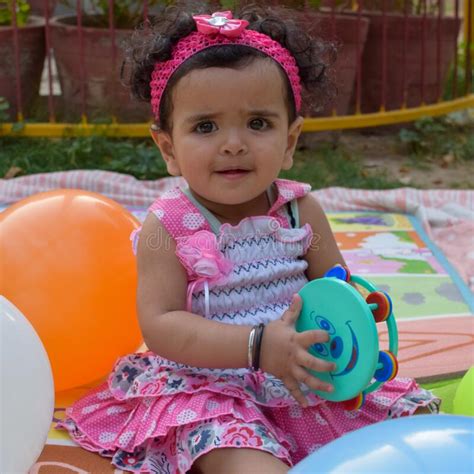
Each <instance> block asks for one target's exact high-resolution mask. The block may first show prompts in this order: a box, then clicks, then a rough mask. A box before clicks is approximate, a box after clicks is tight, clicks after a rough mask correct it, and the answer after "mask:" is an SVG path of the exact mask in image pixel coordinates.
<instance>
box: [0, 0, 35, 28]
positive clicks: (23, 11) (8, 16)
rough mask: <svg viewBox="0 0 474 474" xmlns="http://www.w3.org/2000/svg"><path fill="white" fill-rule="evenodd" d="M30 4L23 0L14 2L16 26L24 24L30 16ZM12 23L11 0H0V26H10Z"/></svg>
mask: <svg viewBox="0 0 474 474" xmlns="http://www.w3.org/2000/svg"><path fill="white" fill-rule="evenodd" d="M30 9H31V8H30V4H29V3H28V2H27V1H25V0H17V2H16V24H17V25H18V26H24V25H26V22H27V21H28V18H29V16H30ZM12 24H13V1H12V0H3V1H0V26H11V25H12Z"/></svg>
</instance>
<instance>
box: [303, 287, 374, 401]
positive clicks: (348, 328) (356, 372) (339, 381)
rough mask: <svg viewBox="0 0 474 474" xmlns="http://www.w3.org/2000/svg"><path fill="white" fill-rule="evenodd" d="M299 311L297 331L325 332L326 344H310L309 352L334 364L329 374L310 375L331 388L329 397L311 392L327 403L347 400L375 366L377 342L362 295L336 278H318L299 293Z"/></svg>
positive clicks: (358, 389)
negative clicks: (326, 336) (300, 308)
mask: <svg viewBox="0 0 474 474" xmlns="http://www.w3.org/2000/svg"><path fill="white" fill-rule="evenodd" d="M300 295H301V298H302V300H303V307H302V310H301V313H300V316H299V318H298V321H297V322H296V330H297V331H306V330H310V329H322V330H324V331H327V333H328V335H329V340H328V342H326V343H318V344H314V345H313V346H311V347H310V348H309V352H310V353H311V354H312V355H313V356H315V357H318V358H320V359H324V360H328V361H331V362H334V363H335V364H336V370H335V371H332V372H314V371H311V372H312V373H313V375H315V376H316V377H318V378H319V379H321V380H323V381H324V382H328V383H330V384H331V385H333V386H334V391H333V392H331V393H327V392H320V391H315V393H316V394H318V395H319V396H321V397H323V398H325V399H327V400H331V401H341V400H348V399H351V398H353V397H355V396H356V395H358V394H359V393H360V392H362V391H363V390H364V389H365V388H366V387H367V385H368V384H369V383H370V381H371V379H372V377H373V375H374V372H375V370H376V367H377V363H378V353H379V341H378V335H377V328H376V324H375V321H374V316H373V314H372V311H371V309H370V308H369V306H368V304H367V303H366V301H365V300H364V299H363V297H362V295H360V293H359V292H358V291H357V290H356V289H355V288H353V287H352V286H351V285H349V284H347V283H346V282H345V281H342V280H340V279H337V278H320V279H318V280H313V281H311V282H310V283H308V284H307V285H305V286H304V287H303V288H302V289H301V291H300Z"/></svg>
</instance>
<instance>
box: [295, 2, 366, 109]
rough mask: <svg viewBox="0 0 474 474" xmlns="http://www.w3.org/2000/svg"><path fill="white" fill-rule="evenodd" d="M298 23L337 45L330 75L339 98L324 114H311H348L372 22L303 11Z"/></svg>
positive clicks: (326, 107) (327, 106) (330, 104)
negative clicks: (358, 61) (357, 72)
mask: <svg viewBox="0 0 474 474" xmlns="http://www.w3.org/2000/svg"><path fill="white" fill-rule="evenodd" d="M332 18H334V23H333V19H332ZM297 21H298V23H299V24H301V25H302V27H303V28H305V29H307V30H309V31H310V32H311V34H315V35H317V36H319V37H321V38H322V39H325V40H329V41H333V42H335V43H336V45H337V49H338V52H337V58H336V60H335V62H334V64H332V65H331V67H330V70H329V76H330V78H331V80H332V82H333V83H334V84H335V86H336V88H337V95H336V97H335V99H334V100H333V101H331V103H328V104H327V105H326V106H325V107H324V109H323V110H322V111H318V112H312V113H311V115H317V116H321V115H323V116H324V115H331V114H332V112H333V109H334V108H335V109H336V111H337V114H338V115H346V114H347V113H348V111H349V105H350V101H351V97H352V91H353V88H354V81H355V77H356V71H357V60H358V58H361V56H362V53H363V51H364V45H365V42H366V37H367V32H368V30H369V20H368V19H367V18H364V17H360V20H359V19H358V18H357V17H355V16H353V15H345V14H335V15H334V17H332V16H331V14H330V13H323V12H317V11H304V12H298V17H297ZM358 43H359V46H358V47H357V44H358ZM357 48H358V52H359V56H358V55H357Z"/></svg>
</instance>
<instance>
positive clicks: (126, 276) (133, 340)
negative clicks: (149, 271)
mask: <svg viewBox="0 0 474 474" xmlns="http://www.w3.org/2000/svg"><path fill="white" fill-rule="evenodd" d="M139 225H140V223H139V221H138V220H137V219H136V218H135V217H134V216H133V215H132V214H131V213H130V212H128V211H127V210H126V209H125V208H123V207H122V206H121V205H119V204H118V203H117V202H115V201H113V200H111V199H108V198H106V197H104V196H102V195H100V194H96V193H91V192H87V191H82V190H76V189H60V190H55V191H49V192H45V193H39V194H35V195H33V196H30V197H28V198H26V199H23V200H22V201H19V202H17V203H16V204H14V205H13V206H11V207H10V208H8V209H7V210H6V211H4V212H2V213H0V256H1V257H0V261H1V280H0V293H1V294H3V295H4V296H5V297H6V298H8V299H9V300H10V301H11V302H12V303H13V304H14V305H15V306H17V307H18V309H19V310H20V311H21V312H22V313H23V314H24V315H25V317H26V318H28V320H29V321H30V322H31V324H32V325H33V327H34V328H35V330H36V331H37V333H38V334H39V336H40V338H41V340H42V342H43V345H44V347H45V348H46V351H47V352H48V356H49V359H50V362H51V366H52V369H53V376H54V383H55V390H56V391H60V390H65V389H68V388H72V387H77V386H80V385H83V384H85V383H89V382H92V381H94V380H97V379H98V378H100V377H102V376H104V375H105V374H107V373H108V372H109V371H110V370H111V368H112V365H113V363H114V362H115V360H116V359H117V357H118V356H120V355H122V354H126V353H129V352H133V351H135V350H136V349H137V348H138V346H139V344H140V342H141V339H142V338H141V334H140V329H139V326H138V320H137V314H136V280H137V276H136V265H135V256H134V255H133V252H132V247H131V242H130V239H129V238H130V233H131V232H132V231H133V230H134V229H136V228H137V227H138V226H139Z"/></svg>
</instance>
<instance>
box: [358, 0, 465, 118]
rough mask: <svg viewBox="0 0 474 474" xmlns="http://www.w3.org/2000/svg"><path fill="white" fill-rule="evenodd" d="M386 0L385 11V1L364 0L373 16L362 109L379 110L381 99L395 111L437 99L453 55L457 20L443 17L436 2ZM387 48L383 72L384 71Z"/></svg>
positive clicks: (364, 65) (367, 13) (365, 57)
mask: <svg viewBox="0 0 474 474" xmlns="http://www.w3.org/2000/svg"><path fill="white" fill-rule="evenodd" d="M388 3H389V2H388V1H387V0H386V1H385V11H383V8H384V1H383V0H364V3H363V5H364V9H365V7H366V4H367V6H368V7H370V9H371V10H372V11H367V10H364V11H363V15H364V16H365V17H367V18H369V19H370V27H369V32H368V35H367V41H366V45H365V49H364V54H363V57H362V82H361V86H362V89H361V92H362V94H361V110H362V112H376V111H378V110H379V109H380V106H381V104H382V103H384V107H385V109H386V110H395V109H400V108H401V107H403V106H407V107H415V106H418V105H421V104H422V103H424V104H430V103H435V102H437V100H438V99H440V98H441V94H442V92H443V83H444V81H445V79H446V76H447V73H448V71H449V67H450V65H451V63H452V61H453V59H454V54H455V49H456V48H455V45H456V42H457V38H458V34H459V29H460V24H461V21H460V20H459V19H456V18H453V17H448V16H444V12H442V13H443V16H442V17H439V16H438V8H437V6H438V2H436V5H435V4H430V6H429V8H428V7H427V6H426V5H427V3H424V4H423V2H421V1H420V0H391V1H390V5H389V6H390V8H386V7H387V5H388ZM425 8H426V10H425ZM384 30H385V44H384ZM439 32H440V34H441V41H440V48H439V53H440V55H439V58H440V61H439V76H438V44H437V38H438V34H439ZM405 38H406V39H405ZM384 47H385V54H386V57H385V64H386V70H385V74H383V70H382V68H383V61H384V58H383V54H384V53H383V51H384ZM438 77H439V81H438ZM438 82H440V83H438ZM383 83H385V97H384V98H382V84H383ZM422 84H423V89H424V90H423V96H422ZM404 86H405V89H404ZM354 102H355V100H354Z"/></svg>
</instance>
